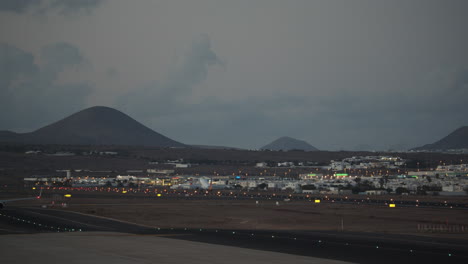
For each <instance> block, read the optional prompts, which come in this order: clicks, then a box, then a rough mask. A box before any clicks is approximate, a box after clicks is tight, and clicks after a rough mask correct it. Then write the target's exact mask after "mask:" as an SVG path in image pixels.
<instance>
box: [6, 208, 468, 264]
mask: <svg viewBox="0 0 468 264" xmlns="http://www.w3.org/2000/svg"><path fill="white" fill-rule="evenodd" d="M90 231H98V232H119V233H127V234H138V235H159V236H162V237H167V238H170V239H178V240H185V241H193V242H204V243H209V244H215V245H226V246H234V247H237V248H247V249H256V250H262V251H270V252H279V253H288V254H294V255H300V256H309V257H317V258H323V259H333V260H342V261H347V262H355V263H396V262H398V263H468V246H467V245H465V244H464V242H465V241H463V240H460V241H458V240H453V239H441V238H439V239H434V238H425V237H415V236H398V235H386V234H364V233H350V232H319V231H284V232H280V231H273V230H272V231H267V230H264V231H259V230H221V229H218V230H216V229H184V228H182V229H160V228H157V223H155V225H154V227H149V226H141V225H136V224H133V223H127V222H122V221H117V220H113V219H108V218H102V217H96V216H91V215H85V214H79V213H74V212H68V211H61V210H51V209H40V208H26V207H9V208H6V209H3V210H1V211H0V234H17V233H52V232H54V233H57V232H59V233H63V232H71V233H80V232H83V233H84V232H90Z"/></svg>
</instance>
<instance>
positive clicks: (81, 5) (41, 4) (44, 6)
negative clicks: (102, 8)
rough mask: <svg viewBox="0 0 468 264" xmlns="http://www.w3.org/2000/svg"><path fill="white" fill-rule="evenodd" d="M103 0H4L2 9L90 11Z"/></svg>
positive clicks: (20, 11)
mask: <svg viewBox="0 0 468 264" xmlns="http://www.w3.org/2000/svg"><path fill="white" fill-rule="evenodd" d="M101 3H102V0H2V1H0V11H3V12H13V13H26V12H39V13H42V12H46V11H51V10H52V11H57V12H59V13H62V14H71V13H75V12H89V11H91V10H92V9H94V8H96V7H97V6H99V5H100V4H101Z"/></svg>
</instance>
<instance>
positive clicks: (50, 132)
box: [0, 106, 185, 147]
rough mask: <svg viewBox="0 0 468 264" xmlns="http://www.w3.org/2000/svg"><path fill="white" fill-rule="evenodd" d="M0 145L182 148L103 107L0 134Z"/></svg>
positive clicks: (180, 144) (88, 109) (132, 120)
mask: <svg viewBox="0 0 468 264" xmlns="http://www.w3.org/2000/svg"><path fill="white" fill-rule="evenodd" d="M0 142H15V143H26V144H31V143H32V144H59V145H138V146H153V147H184V146H185V145H184V144H182V143H179V142H177V141H174V140H172V139H170V138H168V137H165V136H163V135H161V134H159V133H157V132H155V131H153V130H151V129H150V128H148V127H146V126H144V125H142V124H141V123H139V122H138V121H136V120H135V119H133V118H131V117H130V116H128V115H126V114H124V113H122V112H120V111H118V110H116V109H114V108H111V107H106V106H93V107H90V108H86V109H84V110H81V111H79V112H77V113H74V114H72V115H70V116H68V117H66V118H64V119H62V120H59V121H57V122H55V123H52V124H50V125H48V126H45V127H42V128H40V129H38V130H36V131H34V132H31V133H23V134H18V133H12V132H9V133H7V132H3V133H0Z"/></svg>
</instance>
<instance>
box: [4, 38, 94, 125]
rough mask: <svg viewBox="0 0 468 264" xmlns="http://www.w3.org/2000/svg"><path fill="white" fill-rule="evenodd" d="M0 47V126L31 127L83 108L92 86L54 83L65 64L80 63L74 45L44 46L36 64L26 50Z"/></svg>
mask: <svg viewBox="0 0 468 264" xmlns="http://www.w3.org/2000/svg"><path fill="white" fill-rule="evenodd" d="M0 47H1V49H2V53H1V54H0V65H1V67H2V70H1V71H0V81H1V84H2V87H1V90H0V95H1V97H0V109H1V113H0V124H1V125H2V127H1V128H0V129H11V128H12V127H14V128H19V129H20V130H22V131H25V130H26V131H27V130H31V129H35V128H38V127H39V126H42V125H45V124H47V123H48V122H52V121H55V120H57V119H59V118H63V117H64V115H66V114H71V113H73V112H74V111H78V110H81V109H82V108H83V107H84V105H85V100H86V98H87V96H88V95H89V94H90V93H91V92H92V91H93V88H92V85H91V84H90V83H88V82H73V83H58V79H57V78H58V77H59V74H60V73H61V72H63V71H64V70H66V69H67V68H68V67H72V66H78V65H80V64H82V63H83V61H84V58H83V56H82V55H81V53H80V52H79V50H78V49H77V48H76V47H74V46H72V45H70V44H67V43H56V44H52V45H49V46H46V47H44V49H43V50H42V54H41V60H40V61H41V63H40V64H37V63H36V62H35V59H34V58H35V57H34V55H33V54H31V53H29V52H26V51H23V50H21V49H18V48H16V47H12V46H10V45H8V44H0ZM10 65H13V66H14V67H10ZM3 69H7V70H3Z"/></svg>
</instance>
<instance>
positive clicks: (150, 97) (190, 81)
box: [117, 35, 224, 117]
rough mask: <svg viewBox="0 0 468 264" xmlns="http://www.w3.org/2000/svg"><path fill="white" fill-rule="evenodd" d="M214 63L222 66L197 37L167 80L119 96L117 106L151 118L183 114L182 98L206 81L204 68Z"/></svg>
mask: <svg viewBox="0 0 468 264" xmlns="http://www.w3.org/2000/svg"><path fill="white" fill-rule="evenodd" d="M216 64H219V65H224V63H223V62H222V61H221V60H220V59H219V58H218V56H217V55H216V54H215V53H214V52H213V51H212V49H211V43H210V38H209V37H208V35H200V36H198V37H197V38H195V39H194V40H193V42H192V45H191V48H190V49H189V50H188V52H187V53H186V54H185V56H184V57H183V59H182V61H181V63H180V64H178V65H176V66H175V67H174V68H173V69H172V70H171V71H170V72H169V74H168V76H167V78H165V79H163V80H161V81H153V82H151V83H149V84H147V85H146V86H144V87H141V88H139V89H136V90H134V91H132V92H130V93H129V94H126V95H125V96H122V97H121V98H119V99H118V100H117V106H119V108H122V109H124V111H128V112H129V113H134V114H138V115H143V116H152V117H154V116H158V115H165V114H169V113H172V114H173V113H176V112H181V111H185V110H186V108H187V105H185V103H183V102H182V101H183V99H184V95H190V92H191V90H192V88H193V87H194V86H196V85H199V84H200V83H202V82H203V81H204V80H205V79H206V78H207V75H208V67H210V66H212V65H216Z"/></svg>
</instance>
